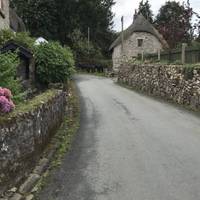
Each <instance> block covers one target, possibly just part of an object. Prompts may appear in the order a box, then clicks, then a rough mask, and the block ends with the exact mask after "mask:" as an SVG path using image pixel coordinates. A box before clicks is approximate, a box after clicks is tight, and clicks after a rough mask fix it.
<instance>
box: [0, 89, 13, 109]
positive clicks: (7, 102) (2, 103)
mask: <svg viewBox="0 0 200 200" xmlns="http://www.w3.org/2000/svg"><path fill="white" fill-rule="evenodd" d="M11 98H12V93H11V91H10V90H9V89H7V88H1V87H0V113H9V112H11V111H12V110H13V109H14V108H15V105H14V103H13V101H12V100H11Z"/></svg>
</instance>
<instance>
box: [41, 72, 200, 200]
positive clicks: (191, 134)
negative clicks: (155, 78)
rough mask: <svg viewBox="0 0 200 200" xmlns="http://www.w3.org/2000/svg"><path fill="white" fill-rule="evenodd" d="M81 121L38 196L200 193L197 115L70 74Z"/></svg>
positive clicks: (161, 197) (123, 198)
mask: <svg viewBox="0 0 200 200" xmlns="http://www.w3.org/2000/svg"><path fill="white" fill-rule="evenodd" d="M76 82H77V86H78V89H79V90H80V96H81V127H80V130H79V132H78V134H77V136H76V138H75V140H74V143H73V145H72V149H71V150H70V152H69V153H68V154H67V155H66V156H65V158H64V161H63V163H62V165H61V168H60V169H57V170H55V171H54V172H53V174H52V175H51V176H50V178H49V180H48V184H47V186H46V187H45V189H44V190H43V191H42V192H41V194H40V199H41V200H200V118H199V117H198V116H195V115H194V114H192V113H190V112H187V111H186V110H184V109H181V108H177V107H175V106H173V105H171V104H168V103H165V102H162V101H158V100H155V99H153V98H150V97H147V96H144V95H141V94H138V93H136V92H134V91H131V90H128V89H125V88H122V87H120V86H118V85H116V84H114V83H113V81H112V80H110V79H106V78H98V77H95V76H89V75H78V76H77V77H76Z"/></svg>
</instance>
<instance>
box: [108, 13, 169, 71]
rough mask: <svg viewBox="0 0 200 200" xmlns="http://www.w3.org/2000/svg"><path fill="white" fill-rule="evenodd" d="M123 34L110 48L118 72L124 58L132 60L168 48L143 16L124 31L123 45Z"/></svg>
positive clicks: (137, 18)
mask: <svg viewBox="0 0 200 200" xmlns="http://www.w3.org/2000/svg"><path fill="white" fill-rule="evenodd" d="M121 34H122V33H121ZM121 34H120V35H119V37H118V38H117V39H116V40H115V41H114V42H113V43H112V44H111V46H110V50H111V51H112V59H113V69H114V70H115V71H117V70H118V68H119V66H120V63H121V60H122V57H123V56H125V57H126V58H127V59H131V58H134V57H138V56H139V55H141V54H149V53H156V52H158V50H162V49H165V48H168V44H167V42H166V41H165V39H164V38H163V36H162V35H161V34H160V33H159V32H158V31H157V30H156V28H155V27H154V26H153V25H152V24H151V23H150V22H149V21H148V20H147V19H145V17H144V16H143V15H142V14H138V15H135V17H134V20H133V23H132V24H131V25H130V26H129V27H128V28H127V29H126V30H125V31H124V33H123V35H124V37H123V38H124V42H123V45H122V35H121Z"/></svg>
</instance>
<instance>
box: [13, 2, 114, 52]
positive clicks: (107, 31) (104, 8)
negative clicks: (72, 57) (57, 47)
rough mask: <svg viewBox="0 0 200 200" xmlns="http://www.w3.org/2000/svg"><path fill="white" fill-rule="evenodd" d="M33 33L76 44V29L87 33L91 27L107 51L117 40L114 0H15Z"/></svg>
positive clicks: (96, 41) (96, 42)
mask: <svg viewBox="0 0 200 200" xmlns="http://www.w3.org/2000/svg"><path fill="white" fill-rule="evenodd" d="M11 4H12V6H13V7H15V8H16V9H17V12H18V14H19V16H21V17H22V19H23V21H24V22H25V24H26V27H27V29H28V30H29V31H30V33H31V34H32V35H33V36H35V37H38V36H43V37H45V38H46V39H48V40H51V39H52V40H59V41H60V42H61V44H62V45H64V44H67V45H70V46H72V45H73V44H72V38H71V35H72V32H73V31H74V30H75V29H79V30H80V31H81V33H82V34H83V35H84V37H85V38H86V37H87V34H88V33H87V30H88V27H90V30H91V41H92V43H93V44H94V45H95V46H98V47H100V48H101V50H102V52H103V53H104V54H105V55H107V53H108V52H107V51H108V47H109V45H110V44H111V42H112V40H113V31H112V30H111V28H112V25H113V13H112V11H111V8H112V6H113V5H114V0H29V1H27V0H11Z"/></svg>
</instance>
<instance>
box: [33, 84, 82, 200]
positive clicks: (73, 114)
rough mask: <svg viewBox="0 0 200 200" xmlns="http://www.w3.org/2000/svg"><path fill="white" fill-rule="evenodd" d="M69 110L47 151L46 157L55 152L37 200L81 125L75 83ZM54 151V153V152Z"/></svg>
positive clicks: (70, 96)
mask: <svg viewBox="0 0 200 200" xmlns="http://www.w3.org/2000/svg"><path fill="white" fill-rule="evenodd" d="M67 101H68V103H67V104H68V106H67V107H68V109H67V111H66V115H65V118H64V122H63V124H62V125H61V127H60V129H59V130H58V131H57V133H56V135H55V136H54V138H53V139H52V142H51V143H50V144H49V147H48V148H47V150H46V153H45V154H46V155H45V157H48V152H50V151H51V150H53V149H54V150H55V153H54V154H53V156H52V157H53V158H52V159H51V158H50V159H51V162H50V165H49V168H48V170H47V171H46V172H45V173H44V174H43V176H42V178H41V180H40V181H39V183H38V184H37V186H36V188H37V192H36V194H35V200H37V199H39V198H38V193H39V192H40V191H41V190H42V189H43V188H44V187H45V186H46V183H47V180H48V177H49V175H50V173H51V171H52V170H54V169H56V167H59V166H60V165H61V163H62V160H63V158H64V155H66V153H67V152H68V151H69V149H70V147H71V144H72V141H73V138H74V135H75V134H76V133H77V131H78V129H79V124H80V103H79V97H78V94H77V90H76V86H75V84H74V82H73V81H71V82H70V85H69V95H68V98H67ZM54 150H53V151H54Z"/></svg>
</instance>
